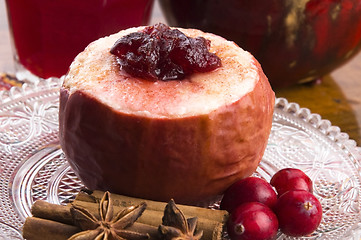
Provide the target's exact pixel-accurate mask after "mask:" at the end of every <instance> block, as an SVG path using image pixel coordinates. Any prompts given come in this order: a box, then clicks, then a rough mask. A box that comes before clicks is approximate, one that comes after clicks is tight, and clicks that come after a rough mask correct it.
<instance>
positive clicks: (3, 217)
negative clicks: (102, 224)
mask: <svg viewBox="0 0 361 240" xmlns="http://www.w3.org/2000/svg"><path fill="white" fill-rule="evenodd" d="M61 83H62V79H57V78H53V79H48V80H46V81H42V82H39V83H36V84H32V85H30V84H29V85H28V84H24V85H23V86H22V87H13V88H12V89H11V90H10V91H2V92H0V102H1V104H0V224H3V225H4V226H9V227H10V228H11V227H12V228H14V229H17V230H18V231H20V232H21V227H22V224H23V222H24V220H25V218H26V217H27V216H29V215H30V207H31V205H32V204H33V202H34V201H36V200H39V199H42V200H47V201H49V202H52V203H57V204H64V203H66V202H68V201H69V200H71V199H72V198H73V197H74V195H75V194H76V193H77V192H78V191H79V190H80V189H81V188H82V187H83V185H82V183H81V182H80V181H79V180H78V179H77V177H76V176H75V174H74V173H73V172H72V170H71V169H70V167H69V165H68V164H67V162H66V159H65V157H64V155H63V153H62V151H61V149H60V147H59V143H58V138H57V136H58V122H57V121H58V103H59V101H58V94H59V87H60V86H61ZM284 167H297V168H300V169H302V170H303V171H305V172H306V173H307V174H308V175H309V176H310V177H311V178H312V180H313V181H314V189H315V195H316V196H317V197H318V198H319V199H320V201H321V203H322V205H323V209H324V218H323V220H322V223H321V226H320V228H319V229H318V230H317V231H316V232H315V233H314V234H312V235H311V236H308V237H304V238H300V239H360V236H361V224H360V218H361V215H360V211H361V199H360V193H361V176H360V172H361V148H360V147H357V146H356V142H355V141H354V140H351V139H349V136H348V135H347V134H346V133H343V132H341V131H340V128H339V127H336V126H332V124H331V123H330V121H328V120H324V119H321V117H320V115H318V114H314V113H311V112H310V110H309V109H306V108H301V107H300V106H299V105H298V104H297V103H289V102H288V101H287V100H286V99H284V98H277V99H276V102H275V112H274V117H273V125H272V131H271V134H270V138H269V142H268V146H267V149H266V152H265V155H264V157H263V160H262V162H261V164H260V166H259V167H258V169H257V171H256V173H255V175H257V176H260V177H263V178H265V179H266V180H270V178H271V176H272V175H273V174H274V173H275V172H276V171H277V170H279V169H280V168H284ZM9 236H10V235H9ZM14 236H15V235H14V234H13V235H11V237H10V238H9V237H8V238H6V239H20V238H18V237H14ZM1 237H2V235H1V233H0V239H2V238H1ZM277 239H293V238H290V237H286V236H284V235H282V234H281V233H279V234H278V236H277Z"/></svg>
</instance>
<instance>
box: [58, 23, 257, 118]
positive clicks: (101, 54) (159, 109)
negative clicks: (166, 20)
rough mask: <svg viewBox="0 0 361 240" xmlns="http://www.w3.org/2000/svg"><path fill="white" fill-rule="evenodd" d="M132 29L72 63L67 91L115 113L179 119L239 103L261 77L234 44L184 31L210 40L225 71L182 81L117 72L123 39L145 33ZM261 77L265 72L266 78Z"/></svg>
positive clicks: (92, 46) (89, 49) (103, 40)
mask: <svg viewBox="0 0 361 240" xmlns="http://www.w3.org/2000/svg"><path fill="white" fill-rule="evenodd" d="M143 28H144V27H138V28H131V29H127V30H124V31H121V32H119V33H117V34H114V35H111V36H109V37H105V38H101V39H99V40H97V41H95V42H93V43H92V44H90V45H89V46H88V47H87V48H86V49H85V51H84V52H82V53H80V54H79V55H78V56H77V57H76V58H75V60H74V62H73V63H72V65H71V67H70V70H69V72H68V74H67V77H66V78H67V79H66V82H65V83H64V87H65V88H69V89H70V91H76V90H80V91H83V92H85V93H87V94H88V95H89V96H97V98H99V100H100V101H101V102H102V103H104V104H105V105H108V106H111V107H112V108H114V109H115V110H117V111H120V112H123V113H128V114H135V115H139V116H146V117H155V118H177V117H187V116H194V115H199V114H207V113H209V112H211V111H213V110H216V109H218V108H219V107H221V106H224V105H227V104H231V103H233V102H235V101H238V100H239V99H240V97H241V96H244V95H245V94H246V93H248V92H249V91H252V90H253V88H254V86H255V84H256V82H257V81H258V79H259V76H260V68H259V67H258V63H257V61H256V60H255V59H254V57H253V56H252V55H251V54H250V53H248V52H246V51H244V50H242V49H241V48H239V47H238V46H237V45H236V44H235V43H234V42H231V41H226V40H225V39H223V38H222V37H219V36H216V35H213V34H210V33H204V32H201V31H199V30H195V29H180V30H181V31H182V32H183V33H185V34H186V35H187V36H189V37H194V38H195V37H198V36H202V37H204V38H205V39H207V40H210V43H211V45H210V49H209V51H210V52H212V53H215V54H216V55H217V56H218V57H219V58H220V59H221V61H222V66H221V67H219V68H216V69H215V70H213V71H210V72H205V73H193V74H192V75H190V76H188V77H186V78H185V79H184V80H174V81H166V82H164V81H147V80H145V79H141V78H136V77H133V76H131V75H129V74H128V73H126V72H125V71H124V70H122V69H121V68H119V63H118V62H117V57H116V56H115V55H113V54H111V53H110V49H111V47H112V46H113V45H114V43H115V42H116V41H117V40H118V39H119V38H121V37H123V36H125V35H128V34H130V33H133V32H137V31H140V30H142V29H143ZM262 74H263V73H262Z"/></svg>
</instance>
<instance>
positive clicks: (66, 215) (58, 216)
mask: <svg viewBox="0 0 361 240" xmlns="http://www.w3.org/2000/svg"><path fill="white" fill-rule="evenodd" d="M70 207H71V206H70V205H68V206H63V205H57V204H51V203H48V202H46V201H43V200H38V201H36V202H35V203H34V204H33V206H32V207H31V214H32V215H33V217H38V218H43V219H48V220H53V221H56V222H59V223H64V224H70V225H73V217H72V216H71V213H70Z"/></svg>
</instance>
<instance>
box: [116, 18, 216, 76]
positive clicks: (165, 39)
mask: <svg viewBox="0 0 361 240" xmlns="http://www.w3.org/2000/svg"><path fill="white" fill-rule="evenodd" d="M209 48H210V41H209V40H207V39H205V38H203V37H197V38H191V37H187V36H186V35H185V34H184V33H182V32H181V31H179V30H177V29H171V28H170V27H168V26H167V25H165V24H162V23H158V24H155V25H153V26H149V27H146V28H145V29H143V30H142V31H139V32H134V33H131V34H129V35H126V36H124V37H122V38H120V39H119V40H118V41H117V42H116V43H115V44H114V46H113V47H112V49H111V50H110V52H111V53H112V54H114V55H116V56H117V59H118V62H119V64H120V65H121V67H122V69H123V70H125V71H126V72H127V73H129V74H130V75H132V76H134V77H140V78H145V79H152V80H157V79H158V80H163V81H167V80H177V79H179V80H180V79H184V78H185V77H186V76H189V75H191V74H192V73H196V72H209V71H212V70H214V69H216V68H218V67H220V66H221V60H220V58H219V57H217V56H216V55H215V54H214V53H211V52H209Z"/></svg>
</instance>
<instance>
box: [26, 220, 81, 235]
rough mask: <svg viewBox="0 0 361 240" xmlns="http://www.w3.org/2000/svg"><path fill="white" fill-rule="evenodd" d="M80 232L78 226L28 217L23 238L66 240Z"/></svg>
mask: <svg viewBox="0 0 361 240" xmlns="http://www.w3.org/2000/svg"><path fill="white" fill-rule="evenodd" d="M77 232H80V229H79V228H78V227H76V226H72V225H68V224H64V223H60V222H56V221H52V220H48V219H42V218H37V217H28V218H26V220H25V223H24V227H23V237H24V238H25V239H27V240H44V239H51V240H66V239H68V238H70V237H71V236H72V235H74V234H75V233H77Z"/></svg>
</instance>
